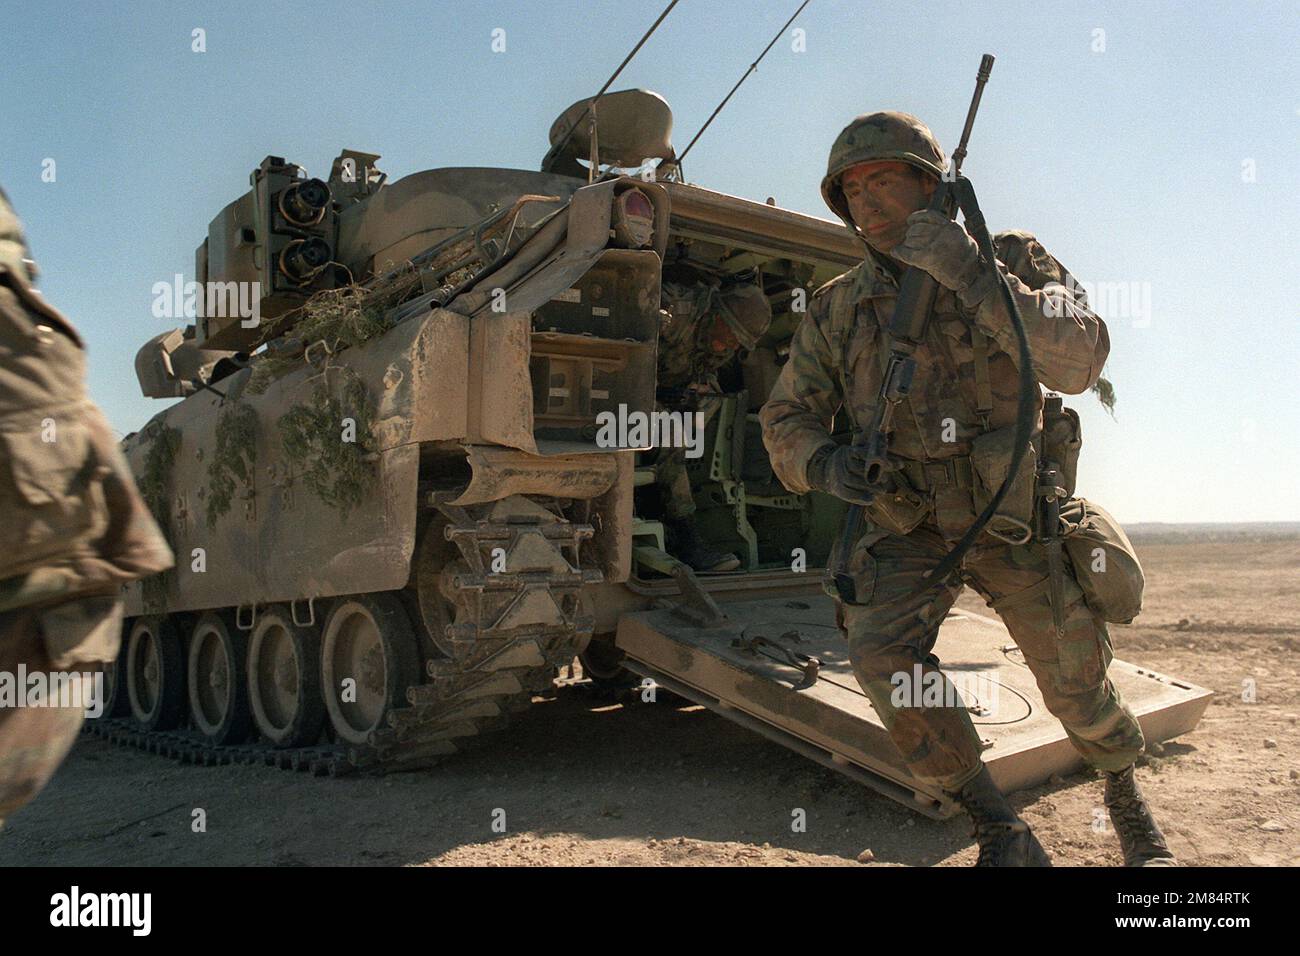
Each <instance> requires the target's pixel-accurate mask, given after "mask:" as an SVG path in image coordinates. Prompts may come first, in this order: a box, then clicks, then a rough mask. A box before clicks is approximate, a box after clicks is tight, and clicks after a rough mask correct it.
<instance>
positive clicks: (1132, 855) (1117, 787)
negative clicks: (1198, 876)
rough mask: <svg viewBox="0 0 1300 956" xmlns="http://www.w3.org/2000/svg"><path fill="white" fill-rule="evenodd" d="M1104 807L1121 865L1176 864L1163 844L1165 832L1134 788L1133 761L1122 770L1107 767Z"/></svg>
mask: <svg viewBox="0 0 1300 956" xmlns="http://www.w3.org/2000/svg"><path fill="white" fill-rule="evenodd" d="M1105 775H1106V809H1107V810H1109V811H1110V822H1111V823H1113V824H1114V825H1115V832H1116V833H1117V834H1118V835H1119V845H1120V848H1121V849H1122V850H1123V851H1124V865H1125V866H1177V865H1178V861H1177V860H1175V859H1174V855H1173V853H1172V852H1170V850H1169V847H1168V845H1167V844H1166V843H1165V835H1164V834H1163V833H1161V832H1160V828H1159V827H1158V826H1156V821H1155V818H1154V817H1152V816H1151V808H1150V807H1148V806H1147V802H1146V800H1145V799H1144V798H1143V796H1142V791H1141V790H1139V789H1138V784H1137V777H1136V776H1135V775H1134V773H1133V764H1129V765H1128V766H1127V767H1125V768H1124V769H1123V770H1113V771H1112V770H1107V771H1105Z"/></svg>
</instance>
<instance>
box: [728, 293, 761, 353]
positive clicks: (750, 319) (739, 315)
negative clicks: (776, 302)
mask: <svg viewBox="0 0 1300 956" xmlns="http://www.w3.org/2000/svg"><path fill="white" fill-rule="evenodd" d="M718 311H719V312H720V313H721V314H722V318H723V320H724V321H726V323H727V325H728V327H730V329H731V331H732V332H734V333H735V334H736V338H737V339H738V340H739V341H740V344H741V346H742V347H743V348H746V349H753V348H754V346H756V345H757V344H758V340H759V339H761V338H762V337H763V333H764V332H766V331H767V327H768V326H769V325H771V324H772V304H771V303H770V302H768V300H767V296H766V295H765V294H764V293H763V290H762V289H760V288H759V287H758V286H756V285H733V286H730V287H726V288H723V289H722V291H721V292H720V293H719V294H718Z"/></svg>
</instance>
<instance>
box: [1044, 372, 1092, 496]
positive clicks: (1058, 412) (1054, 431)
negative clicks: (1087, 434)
mask: <svg viewBox="0 0 1300 956" xmlns="http://www.w3.org/2000/svg"><path fill="white" fill-rule="evenodd" d="M1040 441H1041V443H1042V449H1043V458H1045V459H1046V460H1048V461H1054V462H1056V465H1057V468H1058V469H1059V470H1060V481H1061V487H1063V488H1064V489H1065V497H1066V498H1070V497H1072V496H1073V495H1074V482H1075V476H1076V474H1077V473H1078V469H1079V449H1080V448H1082V447H1083V429H1082V427H1081V425H1080V424H1079V413H1078V412H1076V411H1075V410H1074V409H1073V408H1066V407H1065V406H1064V405H1063V404H1062V402H1061V398H1060V396H1059V395H1048V396H1047V400H1046V401H1045V402H1044V403H1043V432H1042V435H1041V437H1040Z"/></svg>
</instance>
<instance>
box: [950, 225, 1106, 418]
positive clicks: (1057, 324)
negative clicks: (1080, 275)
mask: <svg viewBox="0 0 1300 956" xmlns="http://www.w3.org/2000/svg"><path fill="white" fill-rule="evenodd" d="M994 245H995V248H996V249H997V254H998V262H999V265H1000V266H1001V268H1002V271H1003V272H1004V273H1005V274H1006V275H1007V277H1008V278H1009V279H1010V285H1011V293H1012V295H1014V296H1015V298H1016V303H1017V305H1019V306H1020V317H1021V319H1022V320H1023V321H1024V323H1025V333H1026V335H1027V336H1028V338H1029V348H1030V351H1032V352H1033V356H1034V374H1035V375H1036V377H1037V378H1038V380H1039V381H1040V382H1042V383H1043V384H1044V385H1045V386H1047V387H1048V388H1050V389H1053V390H1055V391H1058V392H1064V393H1066V394H1067V395H1077V394H1079V393H1081V392H1086V391H1087V390H1088V389H1089V388H1091V387H1092V385H1093V384H1094V383H1095V382H1096V381H1097V379H1098V378H1099V377H1100V376H1101V370H1102V366H1103V365H1105V364H1106V356H1107V355H1109V354H1110V335H1109V334H1108V333H1107V331H1106V323H1105V322H1103V321H1102V320H1101V318H1100V317H1099V316H1097V314H1096V313H1095V312H1093V311H1092V310H1091V309H1090V308H1089V307H1088V297H1087V295H1085V293H1084V291H1083V289H1082V287H1080V286H1079V285H1078V283H1077V282H1076V281H1075V279H1074V277H1073V276H1072V275H1070V273H1069V272H1067V271H1066V269H1065V267H1064V266H1063V265H1061V263H1060V262H1058V261H1057V260H1056V258H1055V257H1054V256H1052V255H1051V254H1050V253H1049V252H1048V251H1047V250H1046V249H1044V248H1043V245H1042V243H1040V242H1039V241H1038V240H1037V239H1036V238H1034V237H1033V236H1032V235H1030V234H1029V233H1027V232H1002V233H998V235H997V236H996V237H994ZM978 285H979V287H980V288H979V291H978V292H976V294H975V296H974V298H977V299H978V300H979V303H978V305H977V306H976V307H975V310H974V318H975V321H976V322H978V323H979V325H980V327H981V328H982V329H984V331H985V332H987V333H988V334H989V335H990V336H992V337H993V339H994V340H995V341H996V342H997V343H998V345H999V346H1001V348H1002V350H1003V351H1005V352H1006V353H1007V354H1008V355H1010V356H1011V358H1012V360H1013V361H1014V360H1015V358H1016V357H1017V356H1018V355H1019V352H1020V349H1019V345H1018V344H1017V342H1016V333H1015V329H1014V328H1013V327H1012V325H1011V318H1010V316H1009V315H1008V314H1007V307H1006V303H1005V302H1004V301H1003V299H1002V296H1001V295H1000V294H999V293H998V292H997V289H996V288H995V287H994V285H993V282H992V281H991V280H990V281H988V282H986V283H983V282H982V283H979V284H978ZM972 291H974V290H972Z"/></svg>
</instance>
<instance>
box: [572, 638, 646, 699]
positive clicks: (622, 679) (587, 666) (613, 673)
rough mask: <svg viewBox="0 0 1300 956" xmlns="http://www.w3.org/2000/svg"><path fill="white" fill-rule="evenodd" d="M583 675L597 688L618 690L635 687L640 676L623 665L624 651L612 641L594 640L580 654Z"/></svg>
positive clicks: (579, 659)
mask: <svg viewBox="0 0 1300 956" xmlns="http://www.w3.org/2000/svg"><path fill="white" fill-rule="evenodd" d="M578 661H579V663H581V664H582V676H583V677H587V678H590V680H591V683H592V686H593V687H595V688H596V689H597V690H603V691H617V690H626V689H627V688H629V687H635V686H636V685H637V683H639V681H640V678H639V677H637V675H636V674H633V673H632V672H631V671H630V670H628V669H627V668H625V667H624V666H623V652H622V651H621V650H619V649H618V648H617V647H615V646H614V644H613V642H612V641H602V640H593V641H592V642H591V643H590V644H588V645H587V649H586V650H585V651H583V652H582V653H581V654H579V655H578Z"/></svg>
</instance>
